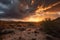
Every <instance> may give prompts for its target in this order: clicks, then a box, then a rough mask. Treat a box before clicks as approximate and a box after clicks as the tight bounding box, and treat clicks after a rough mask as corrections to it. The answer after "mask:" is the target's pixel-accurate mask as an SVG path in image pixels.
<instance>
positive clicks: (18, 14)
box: [0, 0, 60, 19]
mask: <svg viewBox="0 0 60 40" xmlns="http://www.w3.org/2000/svg"><path fill="white" fill-rule="evenodd" d="M0 1H1V2H0V7H1V6H2V7H3V8H4V9H3V10H4V11H6V12H5V13H4V14H2V13H3V12H2V11H1V10H2V9H1V8H0V13H1V14H0V18H15V19H21V18H24V17H26V16H29V15H32V14H34V12H35V10H36V9H37V6H41V5H44V6H43V8H44V7H48V6H49V5H52V4H54V3H56V2H59V1H60V0H43V1H42V0H34V3H33V4H32V5H31V0H29V1H28V0H25V1H24V0H23V1H22V0H19V1H18V0H13V1H11V3H12V5H10V4H11V3H9V4H8V3H7V4H8V5H10V6H9V7H8V5H5V4H4V5H3V4H2V3H3V2H4V1H2V0H0ZM6 1H7V2H8V0H6ZM6 1H5V2H6ZM21 4H22V6H21ZM10 7H12V8H10ZM8 8H10V9H8ZM6 9H8V10H6ZM45 11H50V12H51V11H52V12H58V11H60V4H59V5H56V6H54V7H52V8H50V9H48V10H45Z"/></svg>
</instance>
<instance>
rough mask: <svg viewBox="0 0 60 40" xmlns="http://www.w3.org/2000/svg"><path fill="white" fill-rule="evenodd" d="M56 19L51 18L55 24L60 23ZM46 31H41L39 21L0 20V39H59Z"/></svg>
mask: <svg viewBox="0 0 60 40" xmlns="http://www.w3.org/2000/svg"><path fill="white" fill-rule="evenodd" d="M58 19H60V18H58ZM58 19H56V20H53V21H54V22H55V23H57V25H59V24H60V22H59V21H60V20H58ZM48 24H49V23H48ZM45 25H46V23H45ZM49 25H50V24H49ZM47 26H48V25H47ZM58 27H59V26H58ZM48 31H49V30H48ZM52 31H53V30H52ZM49 32H51V31H49ZM57 32H58V31H57ZM47 33H48V32H46V33H45V32H44V31H43V29H42V26H41V22H38V23H37V22H14V21H0V40H60V38H57V37H59V36H57V37H54V36H55V35H53V36H52V34H51V35H49V34H47ZM51 33H52V32H51ZM57 34H58V33H57ZM58 35H60V34H58Z"/></svg>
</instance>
